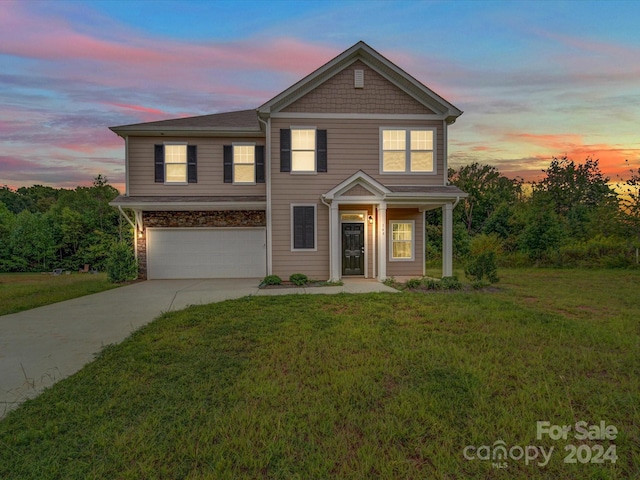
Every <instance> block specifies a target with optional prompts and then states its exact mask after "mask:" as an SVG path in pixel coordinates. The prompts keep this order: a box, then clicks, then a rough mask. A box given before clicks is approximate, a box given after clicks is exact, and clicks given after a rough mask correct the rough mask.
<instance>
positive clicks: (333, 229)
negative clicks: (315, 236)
mask: <svg viewBox="0 0 640 480" xmlns="http://www.w3.org/2000/svg"><path fill="white" fill-rule="evenodd" d="M329 235H330V238H329V276H330V277H331V278H329V281H331V282H338V281H339V280H340V276H341V275H340V257H341V256H342V249H341V243H340V240H341V238H340V236H341V232H340V209H339V205H338V202H335V201H334V202H331V208H330V209H329Z"/></svg>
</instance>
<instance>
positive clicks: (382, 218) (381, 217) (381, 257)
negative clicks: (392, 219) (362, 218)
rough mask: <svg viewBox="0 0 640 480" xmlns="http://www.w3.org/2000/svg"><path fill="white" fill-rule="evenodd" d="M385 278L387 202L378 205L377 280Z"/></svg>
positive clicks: (382, 280)
mask: <svg viewBox="0 0 640 480" xmlns="http://www.w3.org/2000/svg"><path fill="white" fill-rule="evenodd" d="M386 279H387V204H386V203H384V202H381V203H380V205H378V280H379V281H381V282H384V281H385V280H386Z"/></svg>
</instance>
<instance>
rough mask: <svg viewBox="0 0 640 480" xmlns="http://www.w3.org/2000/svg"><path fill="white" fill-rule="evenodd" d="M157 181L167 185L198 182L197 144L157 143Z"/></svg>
mask: <svg viewBox="0 0 640 480" xmlns="http://www.w3.org/2000/svg"><path fill="white" fill-rule="evenodd" d="M155 181H156V183H165V184H167V185H171V184H175V185H182V184H187V183H197V182H198V170H197V147H196V145H187V144H186V143H165V144H163V145H155Z"/></svg>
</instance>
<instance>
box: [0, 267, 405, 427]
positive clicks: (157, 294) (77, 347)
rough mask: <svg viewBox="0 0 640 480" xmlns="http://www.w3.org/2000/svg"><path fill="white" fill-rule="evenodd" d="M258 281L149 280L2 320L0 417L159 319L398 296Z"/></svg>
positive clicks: (368, 285) (358, 287)
mask: <svg viewBox="0 0 640 480" xmlns="http://www.w3.org/2000/svg"><path fill="white" fill-rule="evenodd" d="M259 282H260V280H259V279H218V280H151V281H147V282H141V283H136V284H133V285H128V286H125V287H120V288H116V289H114V290H108V291H106V292H101V293H96V294H93V295H87V296H85V297H80V298H76V299H73V300H68V301H65V302H60V303H56V304H53V305H47V306H45V307H40V308H35V309H33V310H28V311H25V312H20V313H14V314H11V315H3V316H0V418H2V417H3V416H4V415H5V414H6V412H8V411H9V410H11V409H13V408H15V407H16V406H17V405H19V404H20V403H21V402H23V401H25V400H26V399H28V398H31V397H35V396H36V395H37V394H38V393H40V392H41V391H42V390H43V389H44V388H46V387H49V386H51V385H53V384H54V383H55V382H57V381H58V380H61V379H62V378H65V377H67V376H69V375H72V374H74V373H75V372H77V371H78V370H80V369H81V368H82V367H83V366H84V365H85V364H86V363H88V362H90V361H91V360H93V358H94V355H95V354H96V353H98V352H99V351H100V350H101V349H102V348H103V347H104V346H105V345H109V344H112V343H119V342H121V341H122V340H124V339H125V338H126V337H128V336H129V335H130V334H131V333H132V332H133V331H135V330H137V329H138V328H140V327H141V326H143V325H145V324H147V323H149V322H150V321H152V320H153V319H155V318H156V317H158V316H159V315H160V314H162V313H164V312H168V311H171V310H181V309H183V308H185V307H187V306H189V305H199V304H206V303H214V302H221V301H223V300H230V299H234V298H240V297H244V296H247V295H290V294H306V293H309V294H335V293H341V292H347V293H370V292H397V290H395V289H393V288H390V287H387V286H385V285H383V284H381V283H379V282H377V281H375V280H368V279H347V280H345V281H344V285H343V286H339V287H311V288H283V289H259V288H258V284H259Z"/></svg>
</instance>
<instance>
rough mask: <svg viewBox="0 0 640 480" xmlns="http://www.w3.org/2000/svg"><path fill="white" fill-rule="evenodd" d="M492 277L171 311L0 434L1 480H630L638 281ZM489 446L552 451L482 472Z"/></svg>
mask: <svg viewBox="0 0 640 480" xmlns="http://www.w3.org/2000/svg"><path fill="white" fill-rule="evenodd" d="M501 276H502V281H501V282H500V284H499V290H498V291H492V292H453V293H450V292H446V293H430V294H417V293H408V292H405V293H401V294H368V295H346V294H341V295H334V296H330V295H294V296H276V297H251V298H244V299H239V300H233V301H227V302H222V303H219V304H214V305H208V306H198V307H191V308H188V309H186V310H183V311H180V312H171V313H168V314H165V315H163V316H162V317H160V319H158V320H157V321H155V322H153V323H152V324H150V325H148V326H146V327H144V328H143V329H141V330H139V331H138V332H136V333H134V334H133V335H132V336H131V337H130V338H129V339H128V340H126V341H125V342H123V343H122V344H120V345H118V346H110V347H108V348H106V349H105V350H104V351H103V352H102V354H101V355H100V356H99V357H98V358H97V359H96V361H94V362H93V363H91V364H90V365H88V366H87V367H85V368H84V369H83V370H82V371H80V372H79V373H77V374H76V375H74V376H72V377H69V378H67V379H65V380H62V381H61V382H59V383H58V384H56V385H55V386H54V387H52V388H51V389H49V390H47V391H45V392H44V393H43V394H42V395H40V396H39V397H38V398H36V399H34V400H30V401H27V402H26V403H25V404H23V405H22V406H21V407H20V408H18V409H17V410H15V411H13V412H10V413H9V414H8V415H7V417H6V418H5V419H4V420H3V421H0V478H12V479H22V478H25V479H29V478H33V479H36V478H37V479H44V478H46V479H57V478H60V479H87V478H108V479H112V478H118V479H140V478H145V479H147V478H166V479H177V478H184V479H196V478H212V479H219V478H220V479H226V478H228V479H235V478H247V479H254V478H286V479H288V478H300V479H329V478H353V479H363V478H382V479H395V478H403V479H404V478H415V479H423V478H449V479H467V478H474V479H477V478H487V479H489V478H505V479H506V478H509V479H510V478H521V479H529V478H548V479H556V478H564V479H567V478H576V479H577V478H587V479H608V478H620V479H623V478H625V479H626V478H637V477H638V472H640V436H639V432H640V428H639V427H640V412H639V409H640V381H639V379H640V327H639V323H640V321H639V318H640V302H638V287H639V286H640V272H639V271H622V270H620V271H612V270H609V271H577V270H575V271H573V270H511V271H503V272H501ZM538 421H541V422H542V421H548V422H550V424H551V425H571V426H572V429H571V431H570V432H569V434H568V438H567V440H564V439H561V438H560V439H556V440H554V439H551V438H550V437H549V436H548V435H544V436H543V438H541V439H538V438H536V436H537V435H536V433H537V430H536V427H537V422H538ZM581 421H583V422H586V424H587V425H598V426H599V425H600V422H601V421H604V422H605V423H606V425H613V426H614V427H615V428H616V429H617V432H618V433H617V435H616V438H615V439H604V440H589V439H587V440H581V439H576V438H575V437H574V436H575V434H576V432H575V430H574V427H575V424H576V422H581ZM500 441H502V442H504V443H499V442H500ZM496 442H498V443H496ZM496 445H506V447H507V450H508V451H510V452H511V453H512V456H514V457H516V458H517V457H519V453H520V452H524V451H525V450H526V447H527V446H536V447H540V446H542V447H543V448H544V449H545V452H546V453H548V452H549V449H550V448H551V447H553V449H554V450H553V452H552V453H551V455H550V460H549V462H548V464H547V465H546V466H540V465H538V463H537V462H542V461H543V460H542V457H539V458H538V459H535V460H532V461H529V462H528V464H527V462H526V461H525V458H524V457H523V458H520V459H513V458H512V457H508V458H507V459H506V460H503V461H500V460H499V459H496V460H494V462H495V463H499V464H500V466H504V464H503V462H506V468H495V467H496V466H497V465H496V466H493V465H492V461H491V460H481V459H477V457H478V456H480V457H483V455H484V454H485V453H486V450H488V449H489V447H490V448H491V449H492V448H493V447H494V446H496ZM568 445H569V447H568V448H571V446H570V445H574V447H575V449H576V451H577V452H578V453H577V454H576V456H574V457H567V456H568V455H570V453H571V452H570V451H568V450H565V447H566V446H568ZM598 445H600V446H601V447H598ZM483 446H488V447H483ZM465 447H473V448H472V449H468V448H467V449H466V450H465ZM520 447H521V448H522V450H519V448H520ZM610 447H615V453H616V457H617V458H616V462H615V463H612V461H611V457H612V448H610ZM483 448H484V449H483ZM600 448H601V449H602V452H600ZM495 451H498V449H496V450H495ZM465 452H466V453H467V456H470V457H471V458H472V459H471V460H469V459H467V458H465ZM481 452H482V453H481ZM529 452H530V454H531V455H532V454H533V450H531V449H529ZM599 452H600V453H599ZM606 452H609V453H608V455H607V454H606ZM601 453H604V455H602V456H600V454H601ZM592 457H593V458H594V462H596V463H581V462H582V461H585V460H589V459H591V458H592ZM565 458H568V460H571V459H572V458H574V459H576V463H573V464H572V463H564V459H565ZM600 460H602V462H603V463H597V462H599V461H600Z"/></svg>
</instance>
